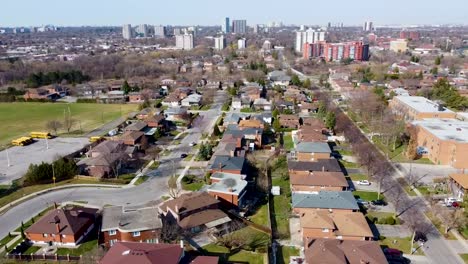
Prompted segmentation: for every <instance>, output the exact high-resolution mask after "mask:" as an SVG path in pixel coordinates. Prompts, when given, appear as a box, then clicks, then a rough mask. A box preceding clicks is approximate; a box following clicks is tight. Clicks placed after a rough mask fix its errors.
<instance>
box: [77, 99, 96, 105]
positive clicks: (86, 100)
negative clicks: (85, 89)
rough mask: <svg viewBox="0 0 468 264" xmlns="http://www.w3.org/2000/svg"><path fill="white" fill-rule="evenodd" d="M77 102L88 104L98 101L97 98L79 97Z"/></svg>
mask: <svg viewBox="0 0 468 264" xmlns="http://www.w3.org/2000/svg"><path fill="white" fill-rule="evenodd" d="M76 102H77V103H86V104H92V103H96V102H97V100H96V99H90V98H78V99H77V100H76Z"/></svg>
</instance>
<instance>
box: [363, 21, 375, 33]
mask: <svg viewBox="0 0 468 264" xmlns="http://www.w3.org/2000/svg"><path fill="white" fill-rule="evenodd" d="M373 29H374V24H373V23H372V21H366V22H365V23H364V26H362V30H364V31H365V32H370V31H372V30H373Z"/></svg>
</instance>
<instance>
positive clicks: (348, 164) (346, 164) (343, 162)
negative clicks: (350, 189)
mask: <svg viewBox="0 0 468 264" xmlns="http://www.w3.org/2000/svg"><path fill="white" fill-rule="evenodd" d="M339 163H341V165H343V167H345V168H348V169H357V168H360V167H361V166H359V164H357V163H354V162H349V161H346V160H342V159H340V160H339Z"/></svg>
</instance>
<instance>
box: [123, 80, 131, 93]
mask: <svg viewBox="0 0 468 264" xmlns="http://www.w3.org/2000/svg"><path fill="white" fill-rule="evenodd" d="M131 90H132V87H130V85H129V84H128V82H127V80H125V82H124V84H123V85H122V91H123V92H124V94H128V93H129V92H130V91H131Z"/></svg>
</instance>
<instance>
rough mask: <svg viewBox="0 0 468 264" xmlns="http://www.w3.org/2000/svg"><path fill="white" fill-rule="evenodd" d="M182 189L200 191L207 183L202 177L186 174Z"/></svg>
mask: <svg viewBox="0 0 468 264" xmlns="http://www.w3.org/2000/svg"><path fill="white" fill-rule="evenodd" d="M181 182H182V189H184V190H186V191H192V192H194V191H198V190H200V189H201V188H202V187H203V186H204V185H205V183H204V182H203V180H202V179H199V178H197V177H196V176H195V175H186V176H184V177H183V178H182V181H181Z"/></svg>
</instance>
